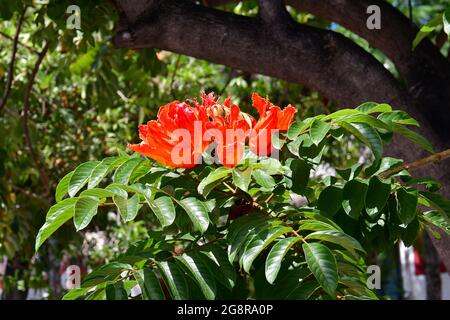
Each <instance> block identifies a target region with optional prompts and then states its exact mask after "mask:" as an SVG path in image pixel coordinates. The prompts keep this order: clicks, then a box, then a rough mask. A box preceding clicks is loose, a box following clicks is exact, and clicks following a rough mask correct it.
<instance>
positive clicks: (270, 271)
mask: <svg viewBox="0 0 450 320" xmlns="http://www.w3.org/2000/svg"><path fill="white" fill-rule="evenodd" d="M300 240H301V238H300V237H289V238H284V239H281V240H279V241H278V242H277V243H276V244H275V245H274V246H273V247H272V249H271V250H270V252H269V254H268V256H267V259H266V268H265V275H266V279H267V281H268V282H269V283H270V284H273V283H274V281H275V279H276V278H277V276H278V272H279V271H280V268H281V262H282V261H283V258H284V256H285V255H286V253H287V252H288V251H289V249H290V248H291V247H292V246H293V245H294V244H295V243H297V242H298V241H300Z"/></svg>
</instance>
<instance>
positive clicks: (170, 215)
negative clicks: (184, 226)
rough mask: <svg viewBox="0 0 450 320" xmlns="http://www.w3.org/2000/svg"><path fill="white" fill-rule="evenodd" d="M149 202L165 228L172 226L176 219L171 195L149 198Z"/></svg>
mask: <svg viewBox="0 0 450 320" xmlns="http://www.w3.org/2000/svg"><path fill="white" fill-rule="evenodd" d="M147 203H148V205H149V207H150V209H151V210H152V211H153V213H154V214H155V216H156V218H158V220H159V222H160V223H161V226H162V227H163V228H164V227H167V226H170V225H171V224H172V223H173V222H174V221H175V217H176V213H175V207H174V205H173V201H172V199H171V198H170V197H167V196H162V197H159V198H157V199H155V200H150V199H148V200H147Z"/></svg>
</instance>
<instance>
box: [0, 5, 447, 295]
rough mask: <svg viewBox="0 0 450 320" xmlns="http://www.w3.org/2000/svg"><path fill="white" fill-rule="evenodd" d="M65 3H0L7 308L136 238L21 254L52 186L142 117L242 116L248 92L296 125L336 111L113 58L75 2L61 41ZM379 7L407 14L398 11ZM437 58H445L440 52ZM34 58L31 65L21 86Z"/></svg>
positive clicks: (241, 79) (116, 224)
mask: <svg viewBox="0 0 450 320" xmlns="http://www.w3.org/2000/svg"><path fill="white" fill-rule="evenodd" d="M72 2H73V1H68V0H58V1H50V2H49V4H46V5H41V4H39V1H31V0H11V1H1V2H0V88H1V92H2V95H3V92H4V89H5V88H6V86H7V81H8V77H9V72H8V68H9V65H10V60H11V54H12V51H13V50H12V48H13V38H14V36H15V33H16V29H17V25H18V21H19V20H20V17H21V16H22V15H23V24H22V26H21V31H20V34H19V38H18V47H17V55H16V58H15V64H14V70H13V83H12V87H11V92H10V94H9V98H8V100H7V103H6V105H5V107H4V108H3V109H2V110H1V111H0V262H1V257H2V256H3V257H7V268H6V275H5V276H4V277H3V279H2V280H3V289H4V295H5V296H6V297H8V298H18V297H22V298H23V297H26V295H27V291H28V290H29V289H30V288H35V289H36V288H47V289H48V290H49V297H50V298H58V297H60V296H61V292H62V288H61V284H60V282H59V277H60V268H61V266H62V263H68V264H72V263H76V264H81V265H83V266H84V267H85V268H90V267H93V266H95V265H98V264H100V263H104V262H107V261H109V260H110V259H111V258H112V257H115V256H117V255H118V254H119V253H120V252H121V248H125V247H128V245H129V243H130V242H133V241H136V240H137V239H140V238H142V237H145V234H146V232H147V231H146V230H147V229H148V228H147V227H148V224H149V223H150V222H148V221H137V222H133V223H129V224H126V225H125V224H121V223H120V220H119V219H118V218H117V215H116V213H115V212H110V213H109V214H108V215H105V216H103V217H102V218H99V219H96V221H95V223H94V224H93V225H92V227H90V228H89V229H88V230H87V231H85V232H84V233H76V232H75V230H74V229H73V227H72V226H70V225H69V226H65V227H64V228H62V230H60V231H58V233H57V234H56V236H55V237H53V238H52V240H51V241H49V242H48V244H46V245H45V246H44V247H43V248H42V249H41V251H40V252H39V255H37V256H35V255H34V250H33V248H34V239H35V236H36V233H37V230H38V229H39V227H40V226H41V225H42V223H43V221H44V217H45V213H46V212H47V210H48V208H49V206H50V204H51V203H52V202H53V200H54V199H53V194H54V189H55V187H56V183H57V181H59V179H60V178H61V177H63V176H64V175H65V174H66V173H67V172H69V171H71V170H73V169H74V168H75V167H76V165H77V164H79V163H82V162H85V161H87V160H91V159H100V158H102V157H105V156H108V155H113V154H116V153H117V152H124V150H125V149H126V145H127V143H128V142H136V141H138V137H137V126H138V124H140V123H143V122H146V121H148V120H150V119H152V118H154V117H155V116H156V112H157V109H158V107H159V106H161V105H164V104H166V103H168V102H170V101H171V100H184V99H191V98H196V97H199V95H200V92H201V91H206V92H210V91H214V92H215V93H217V94H219V95H221V96H228V95H230V96H232V99H233V102H234V103H236V104H238V105H239V106H240V107H241V108H242V109H243V111H246V112H250V113H254V110H252V109H251V106H250V105H249V101H250V99H249V97H250V95H251V93H252V92H254V91H256V92H258V93H260V94H261V95H269V96H270V98H271V100H272V101H274V102H276V103H277V104H279V105H280V106H286V105H287V104H289V103H291V104H293V105H294V106H296V107H297V108H298V109H299V112H298V113H297V117H299V118H305V117H308V116H312V115H314V114H318V113H330V112H332V111H334V110H335V109H336V106H335V105H333V104H332V103H331V102H329V101H327V99H325V98H323V97H322V96H321V95H320V94H319V93H318V92H315V91H311V90H310V89H308V88H305V87H302V86H300V85H298V84H292V83H287V82H285V81H281V80H277V79H272V78H269V77H265V76H261V75H255V74H247V73H243V72H241V71H239V70H233V69H230V68H228V67H225V66H223V65H216V64H212V63H210V62H207V61H203V60H197V59H194V58H191V57H187V56H182V55H178V54H174V53H170V52H165V51H159V50H149V49H145V50H138V51H133V50H128V49H117V48H115V47H114V46H113V45H112V37H113V34H114V24H115V20H116V19H117V16H116V12H115V10H114V8H113V7H112V5H111V3H110V2H108V1H98V0H81V1H76V5H78V6H79V7H80V9H81V30H70V29H68V28H67V27H66V20H67V18H68V16H69V13H66V9H67V7H68V6H69V5H71V4H73V3H72ZM390 2H391V3H393V4H394V5H395V6H397V7H398V8H399V9H400V10H402V11H403V12H404V13H405V14H406V15H408V14H409V7H408V1H390ZM446 2H447V1H446V0H434V1H431V0H429V1H414V7H413V20H414V22H415V23H417V24H418V25H421V24H424V23H426V22H427V21H428V20H429V19H430V17H433V16H434V15H435V14H436V13H438V12H442V11H443V10H444V6H445V4H446ZM222 9H224V10H228V11H231V12H234V13H237V14H243V15H255V14H256V13H257V5H256V1H246V2H242V3H238V4H230V5H226V6H223V8H222ZM289 10H290V13H291V15H292V16H293V17H294V18H295V19H296V20H297V21H298V22H301V23H305V24H309V25H313V26H316V27H321V28H330V29H333V30H335V31H338V32H341V33H343V34H344V35H345V36H347V37H350V38H351V39H353V40H354V41H355V42H356V43H358V44H359V45H360V46H362V47H363V48H365V49H366V50H367V51H369V52H370V53H372V54H373V55H374V56H375V57H376V58H377V59H379V60H380V61H382V62H383V63H384V64H385V66H386V67H387V68H388V69H389V70H390V71H391V72H392V73H393V74H396V71H395V68H394V66H393V65H392V63H391V62H390V61H389V60H388V59H387V58H386V57H385V56H384V55H383V54H382V53H381V52H379V51H378V50H375V49H373V48H371V47H370V46H369V45H368V44H367V42H366V41H365V40H363V39H361V38H360V37H358V36H356V35H355V34H353V33H351V32H349V31H348V30H345V29H343V28H342V27H340V26H338V25H335V24H330V23H329V22H327V21H323V20H321V19H318V18H316V17H314V16H312V15H310V14H305V13H302V12H298V11H296V10H294V9H293V8H289ZM434 36H435V37H438V36H439V35H438V34H436V35H434ZM47 46H48V51H46V50H45V49H46V47H47ZM442 50H448V43H447V44H446V45H444V46H443V47H442ZM40 55H41V56H42V57H43V60H42V64H41V65H40V66H38V69H37V73H36V77H35V79H34V80H32V79H31V78H32V76H33V73H32V70H33V68H35V64H36V61H37V60H38V57H39V56H40ZM30 79H31V80H30ZM30 81H31V83H30ZM27 86H31V92H30V93H31V94H30V97H29V105H30V107H29V110H27V109H26V108H24V105H25V104H26V99H27V98H26V90H27ZM27 131H29V132H30V141H29V142H27V140H26V132H27ZM30 147H31V148H32V150H34V154H35V157H33V152H32V151H30ZM360 155H361V150H360V148H359V146H358V144H356V143H349V142H348V141H342V142H341V143H337V144H336V145H334V146H333V148H330V149H329V150H328V151H327V156H326V157H325V159H326V161H327V162H328V163H330V164H332V165H333V166H336V167H345V166H346V164H347V163H348V162H349V160H352V159H355V158H356V159H357V158H359V157H360ZM5 261H6V260H5Z"/></svg>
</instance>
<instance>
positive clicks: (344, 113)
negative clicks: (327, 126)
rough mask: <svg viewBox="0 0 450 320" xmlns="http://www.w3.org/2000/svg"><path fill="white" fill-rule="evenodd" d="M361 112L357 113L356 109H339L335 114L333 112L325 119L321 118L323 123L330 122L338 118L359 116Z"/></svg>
mask: <svg viewBox="0 0 450 320" xmlns="http://www.w3.org/2000/svg"><path fill="white" fill-rule="evenodd" d="M360 113H361V111H359V110H358V109H340V110H338V111H336V112H333V113H331V114H329V115H327V116H325V117H323V118H322V120H323V121H327V120H332V119H336V118H339V117H345V116H350V115H354V114H360Z"/></svg>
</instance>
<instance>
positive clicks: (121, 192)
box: [105, 183, 128, 198]
mask: <svg viewBox="0 0 450 320" xmlns="http://www.w3.org/2000/svg"><path fill="white" fill-rule="evenodd" d="M124 187H125V186H124V185H120V184H117V183H112V184H110V185H109V186H107V187H106V188H105V190H108V191H111V192H112V193H114V194H115V195H117V196H120V197H122V198H128V192H127V190H125V188H124Z"/></svg>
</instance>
